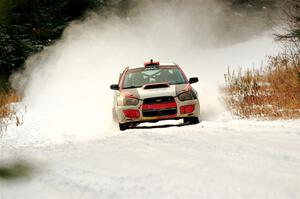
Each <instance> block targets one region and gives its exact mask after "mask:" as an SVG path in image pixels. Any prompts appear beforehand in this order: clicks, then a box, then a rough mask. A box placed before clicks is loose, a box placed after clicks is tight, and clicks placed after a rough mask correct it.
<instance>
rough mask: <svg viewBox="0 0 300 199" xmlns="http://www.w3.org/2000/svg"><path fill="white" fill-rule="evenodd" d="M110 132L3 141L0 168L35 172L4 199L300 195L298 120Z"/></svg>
mask: <svg viewBox="0 0 300 199" xmlns="http://www.w3.org/2000/svg"><path fill="white" fill-rule="evenodd" d="M24 133H25V132H24ZM108 134H109V135H107V136H101V138H100V137H99V139H94V140H90V141H82V142H78V141H66V142H65V143H60V144H49V145H32V146H24V145H23V146H22V145H13V144H12V142H8V141H7V140H9V139H8V138H9V137H10V136H6V137H7V139H6V138H5V137H4V139H2V142H1V162H9V161H14V160H16V159H18V160H26V162H27V163H28V164H29V165H30V166H31V167H32V168H33V170H32V171H33V172H32V173H31V174H30V175H29V176H27V177H24V178H21V179H20V180H18V181H14V180H10V181H0V196H1V197H0V198H1V199H7V198H295V199H296V198H299V197H300V155H299V151H300V140H299V136H300V121H299V120H292V121H274V122H266V121H254V120H237V119H223V120H217V121H202V122H201V123H200V124H198V125H194V126H181V127H178V126H174V127H169V128H142V129H132V130H128V131H126V132H125V133H120V132H110V133H108ZM5 140H6V141H5Z"/></svg>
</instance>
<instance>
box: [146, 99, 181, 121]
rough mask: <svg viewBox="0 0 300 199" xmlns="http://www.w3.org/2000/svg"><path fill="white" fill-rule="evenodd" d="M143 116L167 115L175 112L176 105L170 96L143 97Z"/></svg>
mask: <svg viewBox="0 0 300 199" xmlns="http://www.w3.org/2000/svg"><path fill="white" fill-rule="evenodd" d="M142 107H143V108H142V114H143V116H144V117H156V116H169V115H176V114H177V105H176V102H175V100H174V97H172V96H166V97H153V98H147V99H144V102H143V106H142Z"/></svg>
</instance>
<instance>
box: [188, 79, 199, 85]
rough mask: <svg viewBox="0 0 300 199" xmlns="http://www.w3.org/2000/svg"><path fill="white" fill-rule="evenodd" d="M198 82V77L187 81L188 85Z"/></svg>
mask: <svg viewBox="0 0 300 199" xmlns="http://www.w3.org/2000/svg"><path fill="white" fill-rule="evenodd" d="M198 81H199V79H198V77H191V78H190V79H189V83H190V84H193V83H196V82H198Z"/></svg>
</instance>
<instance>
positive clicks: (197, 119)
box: [183, 117, 199, 124]
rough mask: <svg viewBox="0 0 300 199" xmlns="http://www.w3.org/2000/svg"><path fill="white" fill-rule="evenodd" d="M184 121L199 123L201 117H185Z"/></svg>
mask: <svg viewBox="0 0 300 199" xmlns="http://www.w3.org/2000/svg"><path fill="white" fill-rule="evenodd" d="M183 122H184V123H185V124H186V123H188V124H198V123H199V118H198V117H186V118H183Z"/></svg>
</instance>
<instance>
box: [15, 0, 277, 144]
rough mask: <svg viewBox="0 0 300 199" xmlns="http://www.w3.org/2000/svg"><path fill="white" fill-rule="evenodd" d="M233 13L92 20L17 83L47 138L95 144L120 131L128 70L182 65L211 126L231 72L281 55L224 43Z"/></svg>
mask: <svg viewBox="0 0 300 199" xmlns="http://www.w3.org/2000/svg"><path fill="white" fill-rule="evenodd" d="M226 12H227V10H226V6H225V5H223V4H221V3H220V2H219V1H211V0H199V1H175V0H174V1H163V2H162V1H153V2H152V1H151V3H150V1H142V3H138V4H137V6H135V7H133V9H132V10H130V12H129V13H128V16H127V17H118V16H116V15H113V14H112V15H109V16H106V17H103V16H100V14H98V13H97V12H90V13H88V14H87V15H86V17H85V19H83V20H81V21H74V22H73V23H71V24H70V25H69V26H68V27H67V29H66V30H65V31H64V34H63V36H62V38H61V39H60V40H59V41H57V42H56V43H55V44H54V45H52V46H50V47H48V48H46V49H45V50H43V51H42V52H41V53H38V54H36V55H34V56H32V57H30V58H29V59H28V60H27V62H26V65H25V70H24V71H23V72H21V73H17V74H15V75H14V76H13V77H12V82H13V84H14V86H15V87H16V88H17V89H18V91H19V92H20V93H23V95H24V103H25V104H26V106H27V110H28V115H31V116H28V117H34V118H35V120H37V121H38V126H39V127H38V128H41V129H40V131H41V133H45V134H48V135H49V136H53V135H54V136H53V137H55V136H56V135H63V136H69V137H80V138H90V137H94V136H96V137H97V136H99V135H102V134H104V133H105V132H111V129H112V128H114V127H113V126H114V125H113V124H112V116H111V108H112V94H113V92H112V91H111V90H110V89H109V86H110V84H112V83H116V82H117V80H118V76H119V73H120V72H122V70H123V69H124V68H125V67H126V66H130V65H136V64H142V63H144V62H145V61H147V60H150V59H154V60H159V61H161V62H176V63H178V64H179V65H180V66H181V67H182V68H183V70H184V71H185V72H186V74H187V76H188V77H193V76H198V77H199V79H200V82H199V83H198V84H197V85H195V87H196V88H197V89H198V91H199V98H200V101H201V104H202V115H203V120H206V119H214V118H215V117H217V116H218V115H220V114H221V113H222V112H223V108H222V105H221V104H220V102H219V101H218V86H219V85H220V84H221V83H222V81H223V74H224V72H226V69H227V66H229V65H231V66H241V65H244V64H245V66H249V65H250V66H251V65H252V64H253V62H254V61H255V62H258V63H260V62H261V61H262V59H263V58H264V56H265V55H266V54H272V53H274V52H275V51H276V47H275V45H274V44H273V43H272V39H271V38H270V36H268V35H267V36H259V37H254V38H253V39H252V40H250V41H247V42H244V43H239V44H234V45H229V43H237V42H233V41H230V42H229V41H227V40H226V41H224V40H223V39H222V38H220V35H222V34H223V35H226V32H220V31H224V30H220V28H219V27H220V25H221V24H222V23H223V22H224V16H226ZM224 46H225V47H224ZM28 117H27V118H28ZM26 122H27V121H26V118H25V125H26Z"/></svg>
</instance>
